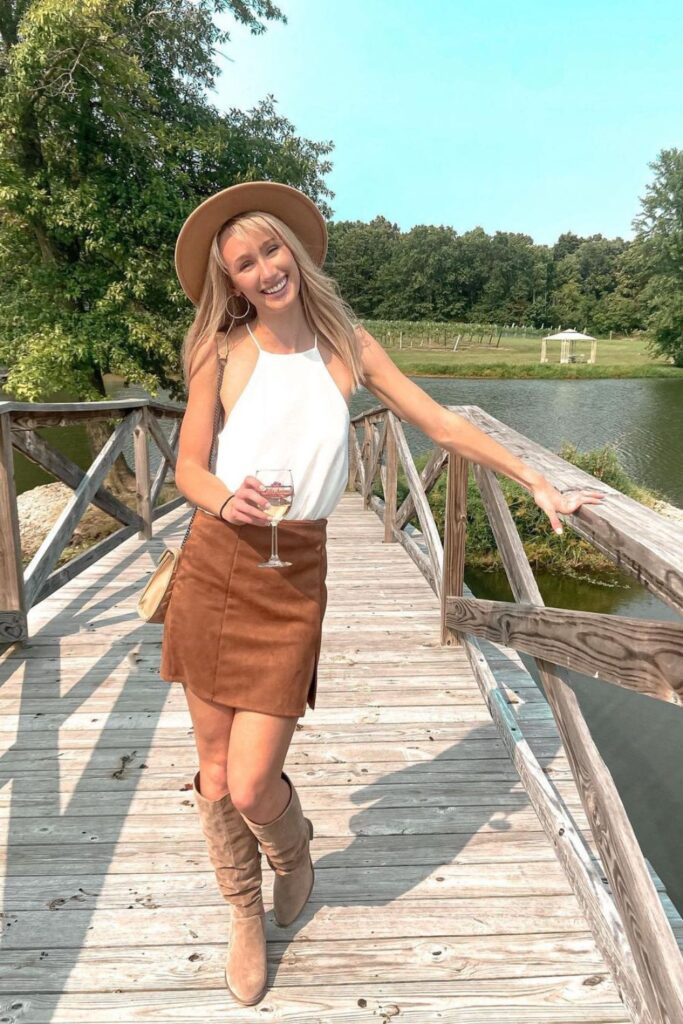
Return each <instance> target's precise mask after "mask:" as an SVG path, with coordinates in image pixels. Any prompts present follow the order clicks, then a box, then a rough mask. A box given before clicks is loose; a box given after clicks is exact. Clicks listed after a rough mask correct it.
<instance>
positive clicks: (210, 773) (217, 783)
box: [199, 757, 228, 800]
mask: <svg viewBox="0 0 683 1024" xmlns="http://www.w3.org/2000/svg"><path fill="white" fill-rule="evenodd" d="M199 791H200V793H201V795H202V796H205V797H206V798H207V800H219V799H220V797H222V796H225V794H226V793H227V792H228V766H227V762H226V761H212V760H208V759H206V758H201V757H200V759H199Z"/></svg>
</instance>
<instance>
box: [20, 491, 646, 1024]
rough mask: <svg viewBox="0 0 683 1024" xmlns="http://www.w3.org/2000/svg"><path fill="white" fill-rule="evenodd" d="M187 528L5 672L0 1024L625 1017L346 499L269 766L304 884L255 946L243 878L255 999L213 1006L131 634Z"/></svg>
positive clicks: (521, 690)
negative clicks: (324, 602)
mask: <svg viewBox="0 0 683 1024" xmlns="http://www.w3.org/2000/svg"><path fill="white" fill-rule="evenodd" d="M188 515H189V512H188V511H187V509H186V508H181V509H178V510H176V511H174V512H172V513H170V514H169V515H168V516H167V517H165V518H164V519H160V520H158V521H157V522H156V523H155V532H156V536H155V538H154V539H153V540H152V541H151V542H145V541H140V540H138V539H137V538H131V539H129V540H127V541H125V542H124V543H123V544H122V545H121V546H120V547H119V548H117V549H115V550H114V551H112V552H111V553H110V554H108V555H106V556H105V557H103V558H102V559H101V560H100V561H99V562H97V563H95V564H94V565H92V566H91V567H89V568H88V569H86V570H85V571H84V572H83V573H81V574H80V575H79V576H78V577H76V578H75V579H74V580H72V581H70V582H69V583H67V584H66V585H65V586H64V587H62V588H61V589H60V590H59V591H57V592H56V593H54V594H53V595H52V596H51V597H50V598H48V599H47V600H45V601H43V602H41V604H39V605H37V606H35V607H34V608H33V609H32V610H31V612H30V613H29V630H30V634H31V639H30V641H29V644H28V645H26V646H25V647H23V648H15V649H11V650H10V651H8V652H6V653H5V654H4V655H3V656H2V677H1V678H2V685H1V686H0V710H1V712H2V714H0V744H1V747H2V750H1V756H0V782H1V783H2V788H0V801H1V807H0V819H1V821H2V831H3V839H4V842H3V852H2V857H3V860H4V864H3V869H4V901H3V908H2V910H3V938H2V953H1V964H0V984H1V985H2V995H1V996H0V1007H1V1009H2V1012H1V1013H0V1019H2V1020H4V1021H17V1022H18V1021H21V1022H27V1021H31V1022H47V1021H51V1022H60V1024H64V1022H76V1021H79V1022H80V1021H85V1020H87V1021H89V1022H100V1021H116V1022H117V1024H124V1022H126V1021H141V1020H145V1021H147V1022H149V1021H164V1022H166V1021H180V1020H182V1021H188V1022H191V1021H201V1022H203V1024H205V1022H207V1021H209V1022H211V1021H214V1020H215V1021H218V1020H220V1021H240V1022H246V1021H252V1020H253V1021H256V1020H261V1021H263V1020H266V1021H281V1020H283V1021H284V1020H287V1021H297V1022H298V1021H301V1022H304V1021H305V1022H311V1021H320V1022H325V1024H328V1022H330V1024H337V1022H342V1021H344V1022H346V1021H373V1022H377V1021H380V1022H385V1024H388V1022H389V1021H393V1020H396V1021H399V1020H404V1021H411V1022H413V1021H414V1022H426V1021H436V1020H439V1021H456V1020H457V1021H458V1022H459V1024H480V1022H484V1021H491V1022H493V1021H495V1022H499V1021H501V1020H502V1019H504V1020H505V1021H506V1022H507V1024H533V1022H537V1024H570V1022H572V1024H574V1022H590V1024H617V1022H625V1021H628V1019H629V1018H628V1016H627V1014H626V1012H625V1010H624V1008H623V1005H622V1004H621V1002H620V999H619V996H618V994H617V991H616V989H615V987H614V985H613V983H612V981H611V979H610V976H609V974H608V972H607V969H606V967H605V964H604V962H603V960H602V957H601V956H600V954H599V952H598V950H597V949H596V946H595V943H594V941H593V938H592V936H591V934H590V932H589V930H588V927H587V924H586V921H585V919H584V917H583V915H582V913H581V911H580V908H579V906H578V903H577V900H576V898H575V897H574V895H573V893H572V891H571V889H570V886H569V884H568V882H567V880H566V878H565V876H564V874H563V872H562V870H561V868H560V865H559V862H558V861H557V859H556V857H555V853H554V851H553V848H552V846H551V844H550V843H549V841H548V840H547V838H546V836H545V834H544V832H543V831H542V829H541V826H540V823H539V821H538V818H537V817H536V814H535V812H534V810H533V808H532V807H531V805H530V802H529V800H528V798H527V796H526V793H525V792H524V790H523V788H522V786H521V783H520V781H519V777H518V775H517V772H516V771H515V769H514V768H513V766H512V765H511V763H510V761H509V759H508V757H507V754H506V751H505V749H504V747H503V744H502V742H501V741H500V740H499V738H498V735H497V733H496V730H495V727H494V726H493V724H492V722H491V719H490V716H489V713H488V710H487V708H486V706H485V704H484V701H483V700H482V698H481V696H480V693H479V690H478V688H477V686H476V683H475V681H474V679H473V677H472V674H471V671H470V667H469V664H468V662H467V659H466V657H465V654H464V653H463V651H462V650H461V649H460V648H452V647H450V648H449V647H441V645H440V642H439V607H438V603H437V600H436V598H435V596H434V594H433V592H432V590H431V589H430V587H429V585H428V584H427V582H426V581H425V579H424V578H423V577H422V576H421V574H420V573H419V571H418V570H417V568H416V567H415V565H414V564H413V562H412V561H411V559H410V558H409V557H408V555H407V554H406V552H405V551H404V550H403V548H402V547H401V546H400V545H399V544H385V543H384V542H383V532H384V531H383V527H382V524H381V523H380V521H379V519H378V518H377V516H376V515H375V513H374V512H372V511H369V510H363V508H362V500H361V497H360V495H359V494H357V493H355V492H348V493H347V494H345V495H344V497H343V498H342V501H341V503H340V505H339V506H338V508H337V510H336V511H335V513H334V515H333V516H332V517H331V518H330V522H329V527H328V556H329V571H328V581H327V582H328V595H329V600H328V609H327V614H326V618H325V623H324V637H323V649H322V655H321V662H320V677H319V689H318V706H317V708H316V710H315V711H314V712H311V711H310V709H309V711H308V712H307V714H306V715H305V717H304V718H303V719H301V720H300V723H299V725H298V728H297V730H296V732H295V734H294V738H293V741H292V745H291V748H290V752H289V755H288V758H287V769H288V771H290V773H291V774H292V777H293V778H294V780H295V782H296V784H297V787H298V788H299V791H300V795H301V799H302V803H303V805H304V808H305V809H306V811H307V813H310V815H311V817H312V818H313V820H314V825H315V838H314V840H313V844H312V852H313V858H314V861H315V866H316V885H315V889H314V892H313V895H312V898H311V900H310V902H309V903H308V904H307V907H306V909H305V911H304V913H303V914H302V916H301V918H300V919H299V920H298V921H297V922H295V924H294V925H292V926H291V927H289V928H286V929H280V928H278V927H276V926H275V924H274V922H273V920H272V911H271V910H270V909H269V908H270V898H271V883H272V875H271V872H270V869H269V868H268V866H267V864H266V862H265V858H264V897H265V900H266V906H267V909H268V912H267V923H268V954H269V961H270V974H269V986H270V987H269V990H268V992H267V993H266V996H265V997H264V999H263V1000H262V1001H261V1003H260V1004H257V1006H255V1007H244V1006H242V1005H241V1004H238V1003H236V1002H235V1001H234V1000H232V998H231V997H230V995H229V993H227V991H226V990H225V988H224V981H223V964H224V959H225V950H226V944H227V931H228V922H229V910H228V908H227V906H226V904H225V903H224V902H223V900H222V898H221V897H220V895H219V893H218V890H217V888H216V886H215V881H214V876H213V872H212V869H211V866H210V863H209V860H208V856H207V854H206V851H205V846H204V842H203V839H202V837H201V834H200V831H199V823H198V820H197V817H196V811H195V808H194V807H193V805H192V799H191V782H192V775H193V773H194V770H195V768H196V752H195V747H194V740H193V736H192V729H191V721H190V717H189V714H188V712H187V709H186V705H185V702H184V695H183V691H182V687H181V686H180V685H173V684H168V683H166V682H164V681H163V680H160V679H159V677H158V674H157V668H158V662H159V650H160V642H161V627H160V626H158V625H154V624H146V623H142V622H141V620H140V619H139V618H138V617H137V615H136V613H135V601H136V599H137V596H138V594H139V591H140V589H141V587H142V586H143V584H144V581H145V579H146V577H147V574H148V573H149V571H150V570H151V568H152V566H153V564H154V562H155V561H156V559H157V558H158V556H159V554H160V553H161V550H162V547H163V544H164V543H165V542H171V541H172V540H175V539H179V538H180V537H181V536H182V531H183V530H184V528H185V525H186V522H187V516H188ZM482 648H485V649H486V652H487V653H491V654H492V664H493V666H494V669H495V671H496V674H497V676H498V678H499V679H502V680H504V681H505V683H506V684H507V685H508V686H509V688H510V699H511V701H512V703H511V707H512V708H513V710H514V712H515V714H516V715H517V716H518V717H519V719H520V721H521V722H522V723H523V728H524V730H525V733H526V734H527V735H528V736H529V738H530V740H531V742H532V744H533V746H534V750H535V752H536V755H537V756H538V758H539V760H540V762H541V764H542V765H543V767H544V768H545V769H546V770H547V771H548V772H549V773H550V774H551V776H552V778H553V781H554V782H555V784H556V785H557V786H558V788H559V789H560V790H561V791H562V792H563V795H565V797H566V799H567V802H568V804H569V806H570V808H571V809H572V811H573V812H574V814H575V816H576V821H577V824H578V826H579V827H580V828H581V829H582V830H584V834H587V823H586V820H585V817H584V815H583V811H582V809H581V807H580V804H579V800H578V796H577V794H576V791H575V788H574V785H573V782H572V780H571V774H570V772H569V768H568V765H567V763H566V760H565V758H564V756H563V755H562V754H561V753H559V741H558V738H557V732H556V729H555V726H554V722H553V720H552V717H551V716H550V714H549V710H548V708H547V705H546V703H545V701H544V699H543V697H542V695H541V694H540V693H539V691H538V690H537V689H536V687H535V686H533V685H530V683H529V679H528V677H527V676H526V673H525V672H524V669H523V667H522V665H521V661H520V659H519V657H518V656H517V655H516V654H515V653H514V652H513V651H510V650H509V649H507V648H502V647H496V645H493V644H485V643H482ZM587 838H588V836H587Z"/></svg>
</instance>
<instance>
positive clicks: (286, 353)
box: [247, 324, 318, 356]
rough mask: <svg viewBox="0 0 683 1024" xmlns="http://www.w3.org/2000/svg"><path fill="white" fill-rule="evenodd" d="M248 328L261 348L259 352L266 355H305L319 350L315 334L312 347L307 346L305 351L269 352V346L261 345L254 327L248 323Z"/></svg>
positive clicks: (257, 346) (258, 347)
mask: <svg viewBox="0 0 683 1024" xmlns="http://www.w3.org/2000/svg"><path fill="white" fill-rule="evenodd" d="M247 330H248V331H249V334H250V335H251V337H252V339H253V341H254V344H255V345H256V348H257V349H258V350H259V352H261V353H263V355H266V356H305V355H306V353H307V352H313V351H314V350H315V351H316V352H317V351H318V335H317V334H315V335H314V336H313V344H312V345H311V347H310V348H305V349H304V350H303V352H269V351H268V349H267V348H263V347H262V346H261V345H259V343H258V338H257V337H256V335H255V334H254V332H253V331H252V329H251V327H250V326H249V324H247Z"/></svg>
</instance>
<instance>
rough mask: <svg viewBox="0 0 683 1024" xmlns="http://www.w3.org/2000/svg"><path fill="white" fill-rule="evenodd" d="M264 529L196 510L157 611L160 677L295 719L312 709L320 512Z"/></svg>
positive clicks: (323, 597) (321, 576)
mask: <svg viewBox="0 0 683 1024" xmlns="http://www.w3.org/2000/svg"><path fill="white" fill-rule="evenodd" d="M271 529H272V527H271V526H269V525H268V526H257V525H255V524H252V523H242V524H240V525H237V524H234V523H228V522H225V521H224V520H222V519H218V518H216V517H215V516H212V515H210V514H209V513H207V512H204V511H203V509H197V512H196V514H195V517H194V520H193V523H192V527H191V529H190V533H189V535H188V537H187V540H186V541H185V543H184V545H183V548H182V554H181V557H180V561H179V563H178V568H177V570H176V577H175V580H174V583H173V590H172V592H171V600H170V602H169V605H168V608H167V610H166V617H165V619H164V624H163V639H162V645H161V663H160V667H159V675H160V676H161V678H162V679H163V680H165V681H166V682H180V683H185V684H186V686H187V687H188V688H189V689H190V690H192V691H193V692H194V693H196V694H198V695H199V696H200V697H204V698H206V699H208V700H212V701H215V702H216V703H218V704H224V705H226V706H228V707H234V708H246V709H247V710H250V711H261V712H264V713H266V714H271V715H287V716H292V717H294V716H296V717H299V716H301V715H303V714H305V711H306V707H307V706H308V707H310V708H314V707H315V697H316V690H317V683H318V659H319V657H320V643H321V635H322V622H323V618H324V615H325V608H326V606H327V587H326V585H325V577H326V574H327V548H326V543H327V519H283V520H281V522H280V523H279V525H278V528H277V533H278V553H279V555H280V558H281V559H283V561H289V562H291V563H292V565H289V566H287V567H286V568H283V569H276V568H272V569H259V568H258V565H257V563H258V562H265V561H267V559H268V558H269V557H270V549H271Z"/></svg>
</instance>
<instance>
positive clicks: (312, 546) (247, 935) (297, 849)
mask: <svg viewBox="0 0 683 1024" xmlns="http://www.w3.org/2000/svg"><path fill="white" fill-rule="evenodd" d="M326 251H327V230H326V224H325V220H324V218H323V216H322V214H321V213H320V211H319V210H318V208H317V207H316V206H315V204H314V203H313V202H312V201H311V200H310V199H309V198H308V197H307V196H306V195H304V193H302V192H300V191H299V190H297V189H294V188H291V187H290V186H288V185H283V184H278V183H276V182H267V181H259V182H247V183H244V184H240V185H235V186H232V187H231V188H227V189H224V190H222V191H221V192H218V193H217V194H215V195H214V196H211V197H210V198H209V199H207V200H205V201H204V202H203V203H201V204H200V205H199V206H198V207H197V208H196V209H195V210H194V211H193V212H192V213H191V214H190V216H189V217H188V218H187V220H186V221H185V223H184V224H183V227H182V229H181V231H180V234H179V236H178V241H177V245H176V270H177V273H178V277H179V280H180V282H181V285H182V287H183V289H184V291H185V292H186V294H187V295H188V297H189V298H190V299H191V301H192V302H193V303H194V305H195V306H196V307H197V308H196V314H195V318H194V322H193V323H192V325H191V327H190V329H189V331H188V333H187V336H186V338H185V340H184V343H183V352H182V357H183V368H184V373H185V379H186V384H187V392H188V398H187V407H186V411H185V414H184V417H183V422H182V428H181V433H180V441H179V451H178V460H177V466H176V483H177V486H178V488H179V490H180V491H181V492H182V493H183V494H184V495H185V496H186V497H187V498H188V500H189V501H190V502H191V503H192V504H194V505H196V506H197V512H196V515H195V519H194V521H193V524H192V528H191V530H190V533H189V536H188V538H187V541H186V543H185V545H184V547H183V557H182V559H181V561H180V564H179V568H178V572H177V575H176V580H175V583H174V589H173V593H172V598H171V602H170V605H169V607H168V611H167V614H166V619H165V622H164V634H163V644H162V656H161V666H160V675H161V677H162V678H163V679H165V680H166V681H169V682H180V683H182V685H183V687H184V692H185V697H186V699H187V704H188V707H189V711H190V715H191V718H192V722H193V726H194V737H195V743H196V747H197V754H198V760H199V770H198V771H197V772H196V774H195V776H194V784H193V789H194V799H195V803H196V806H197V809H198V812H199V817H200V822H201V826H202V830H203V833H204V836H205V838H206V842H207V847H208V852H209V856H210V859H211V862H212V865H213V867H214V869H215V873H216V878H217V882H218V886H219V889H220V891H221V893H222V895H223V896H224V898H225V899H226V900H227V901H228V903H229V904H230V905H231V928H230V939H229V944H228V952H227V960H226V965H225V977H226V984H227V986H228V988H229V990H230V991H231V993H232V994H233V996H234V997H235V998H236V999H238V1000H239V1001H240V1002H242V1003H244V1004H247V1005H251V1004H253V1003H256V1002H258V1000H259V999H261V997H262V996H263V994H264V993H265V991H266V985H267V964H266V932H265V912H264V905H263V899H262V892H261V881H262V873H261V855H262V853H265V855H266V858H267V860H268V863H269V864H270V866H271V868H272V869H273V871H274V873H275V874H274V885H273V904H274V915H275V920H276V922H277V923H278V924H279V925H281V926H286V925H288V924H291V923H292V922H293V921H294V920H295V919H296V918H297V917H298V916H299V914H300V912H301V910H302V909H303V907H304V904H305V903H306V901H307V899H308V897H309V896H310V893H311V890H312V887H313V881H314V870H313V863H312V860H311V855H310V848H309V844H310V839H311V838H312V835H313V825H312V823H311V821H310V820H309V819H308V818H305V817H304V815H303V812H302V808H301V803H300V801H299V796H298V793H297V790H296V788H295V786H294V784H293V782H292V780H291V778H290V777H289V775H288V774H287V773H286V772H284V771H283V766H284V762H285V758H286V756H287V751H288V749H289V745H290V741H291V738H292V734H293V732H294V729H295V727H296V724H297V721H298V719H299V718H300V717H301V716H302V715H304V714H305V711H306V708H307V707H310V708H314V707H315V697H316V690H317V669H318V658H319V653H320V639H321V629H322V621H323V617H324V614H325V608H326V604H327V589H326V586H325V577H326V571H327V557H326V539H327V532H326V530H327V519H328V517H329V516H330V515H331V513H332V512H333V511H334V509H335V507H336V505H337V503H338V502H339V500H340V498H341V496H342V494H343V492H344V490H345V487H346V483H347V477H348V431H349V402H350V401H351V398H352V396H353V394H354V392H355V391H356V390H357V389H358V387H359V386H360V385H361V384H362V385H363V386H364V387H366V388H367V389H368V390H369V391H371V392H372V393H373V394H374V395H375V396H376V397H377V398H378V399H379V400H380V401H381V402H382V403H384V404H385V405H386V406H388V407H389V408H390V409H391V410H392V411H393V412H394V413H395V414H396V415H397V416H399V417H401V418H402V419H405V420H407V421H408V422H409V423H412V424H413V425H414V426H415V427H418V428H420V429H421V430H422V431H424V433H425V434H427V435H428V436H429V437H431V438H432V439H433V440H434V441H435V443H436V444H439V445H442V446H444V447H445V448H450V449H451V450H453V451H457V452H460V453H461V454H462V455H464V456H465V457H466V458H468V459H471V460H473V461H475V462H480V463H482V464H483V465H485V466H489V467H491V468H493V469H495V470H498V471H500V472H502V473H505V474H506V475H507V476H509V477H511V478H512V479H514V480H516V481H518V482H519V483H520V484H522V485H524V486H525V487H527V488H528V489H529V491H530V492H532V494H533V497H534V499H535V501H536V503H537V504H538V505H539V507H540V508H542V509H543V510H544V511H545V512H546V513H547V514H548V516H549V518H550V522H551V524H552V525H553V527H554V528H555V529H558V528H560V521H559V519H558V516H557V513H558V512H561V513H569V512H573V511H574V510H575V509H576V508H578V507H579V505H581V504H582V503H583V502H584V501H586V502H597V501H599V500H600V494H599V492H597V491H583V492H573V494H572V496H571V497H569V496H568V495H562V494H560V492H558V491H557V490H556V489H555V488H554V487H553V486H552V485H551V484H550V483H549V482H548V481H547V480H546V479H545V478H544V477H542V476H541V475H540V474H539V473H537V472H536V471H534V470H533V469H532V468H531V467H529V466H527V465H526V464H525V463H524V462H522V461H521V460H520V459H519V458H517V457H516V456H515V455H513V454H512V453H511V452H510V451H508V450H507V449H506V448H505V447H503V446H501V445H500V444H498V443H497V442H496V441H494V440H493V439H492V438H491V437H489V436H488V435H487V434H486V433H484V432H483V431H481V430H479V429H477V428H476V427H474V426H472V425H471V424H470V423H468V422H467V421H466V420H465V419H463V418H462V417H460V416H458V415H456V414H455V413H452V412H450V411H448V410H447V409H444V408H443V407H442V406H441V405H439V403H438V402H435V401H434V400H433V399H432V398H430V396H429V395H428V394H426V392H424V391H423V390H422V389H421V388H420V387H418V385H417V384H414V383H413V382H412V381H411V380H409V379H408V378H407V377H406V376H405V375H404V374H403V373H401V371H400V370H399V369H398V368H397V367H396V366H395V365H394V363H393V362H392V360H391V359H390V358H389V356H388V355H387V354H386V353H385V351H384V350H383V349H382V347H381V345H379V343H378V342H377V341H376V340H375V339H374V338H373V337H372V336H371V335H370V334H369V333H368V332H367V331H365V330H364V329H363V328H362V327H361V326H360V325H359V324H358V323H357V322H355V318H354V316H353V313H352V310H351V309H350V308H349V306H348V305H347V304H346V303H345V302H344V300H343V299H342V297H341V295H340V293H339V289H338V286H337V285H336V283H335V282H334V280H332V279H331V278H330V277H329V276H327V275H326V274H325V273H324V272H323V271H322V270H321V267H322V264H323V262H324V259H325V254H326ZM217 353H218V355H219V356H220V358H223V359H224V358H225V357H226V356H227V364H224V365H225V366H226V370H227V372H225V373H224V374H223V375H222V376H219V373H220V371H219V358H217ZM219 381H220V407H219V408H220V412H221V416H220V420H221V423H222V425H221V427H220V429H219V432H218V437H217V444H216V449H215V450H216V460H215V470H214V471H213V472H212V471H211V470H210V469H209V466H210V455H211V447H212V445H211V442H212V436H213V428H214V414H215V409H216V400H217V396H218V383H219ZM271 467H273V468H284V469H288V470H289V471H290V472H291V476H292V480H293V484H294V489H293V499H292V504H291V507H290V508H289V511H288V513H287V515H286V516H285V517H284V518H283V519H282V520H281V521H280V523H279V526H278V528H277V531H278V538H279V545H278V546H279V555H280V557H281V559H282V560H283V561H285V562H286V563H288V564H287V565H285V566H284V567H282V568H269V567H268V568H264V567H262V565H259V563H262V562H263V561H264V559H266V558H267V556H268V554H269V552H270V547H271V537H270V533H269V531H268V529H267V527H269V526H270V525H271V519H270V517H269V516H268V514H267V512H266V511H265V509H266V508H267V505H268V501H267V497H266V496H265V495H264V493H263V491H262V490H260V481H259V480H258V479H257V477H256V473H257V471H258V470H260V469H263V468H271Z"/></svg>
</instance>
